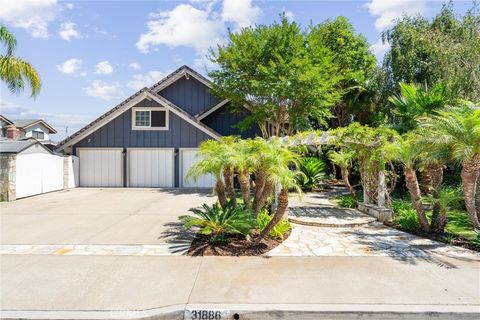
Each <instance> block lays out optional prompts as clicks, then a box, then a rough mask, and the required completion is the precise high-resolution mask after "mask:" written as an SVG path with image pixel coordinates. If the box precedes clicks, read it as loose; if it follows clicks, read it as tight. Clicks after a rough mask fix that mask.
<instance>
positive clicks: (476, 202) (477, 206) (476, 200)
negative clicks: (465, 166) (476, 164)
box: [475, 174, 480, 220]
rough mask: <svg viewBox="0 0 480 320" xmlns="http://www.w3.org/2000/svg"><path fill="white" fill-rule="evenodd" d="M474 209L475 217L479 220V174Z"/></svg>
mask: <svg viewBox="0 0 480 320" xmlns="http://www.w3.org/2000/svg"><path fill="white" fill-rule="evenodd" d="M475 209H476V210H477V217H478V219H479V220H480V174H479V175H478V178H477V186H476V189H475Z"/></svg>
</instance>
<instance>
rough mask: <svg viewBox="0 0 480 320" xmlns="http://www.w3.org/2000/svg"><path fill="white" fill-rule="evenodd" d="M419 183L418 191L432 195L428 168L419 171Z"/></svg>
mask: <svg viewBox="0 0 480 320" xmlns="http://www.w3.org/2000/svg"><path fill="white" fill-rule="evenodd" d="M420 176H421V182H422V184H421V185H420V189H421V191H422V192H423V193H425V194H428V195H429V196H431V195H432V176H431V171H430V168H429V167H426V168H424V169H423V170H422V171H420Z"/></svg>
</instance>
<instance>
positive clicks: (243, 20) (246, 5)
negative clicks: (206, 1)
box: [222, 0, 262, 28]
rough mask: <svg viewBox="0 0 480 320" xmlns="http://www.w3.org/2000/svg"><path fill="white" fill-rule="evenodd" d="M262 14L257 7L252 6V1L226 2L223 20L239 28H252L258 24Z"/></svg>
mask: <svg viewBox="0 0 480 320" xmlns="http://www.w3.org/2000/svg"><path fill="white" fill-rule="evenodd" d="M261 13H262V10H260V8H259V7H257V6H252V1H251V0H243V1H239V0H224V1H223V8H222V20H223V21H226V22H233V23H235V24H236V25H237V27H238V28H244V27H248V26H251V25H253V24H255V22H257V19H258V17H259V16H260V14H261Z"/></svg>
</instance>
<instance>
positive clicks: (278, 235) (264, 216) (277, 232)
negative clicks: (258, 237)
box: [256, 210, 292, 240]
mask: <svg viewBox="0 0 480 320" xmlns="http://www.w3.org/2000/svg"><path fill="white" fill-rule="evenodd" d="M270 220H272V216H270V215H269V214H268V212H267V211H266V210H262V211H260V212H259V213H258V215H257V220H256V226H257V229H258V231H259V232H262V231H263V229H265V227H266V226H267V224H268V223H269V222H270ZM290 229H292V226H291V225H290V222H288V220H285V219H283V220H281V221H280V222H279V223H278V224H277V225H276V226H275V227H273V229H272V230H271V231H270V233H269V234H268V236H269V237H270V238H272V239H281V240H283V236H284V235H285V234H286V233H287V232H288V231H290Z"/></svg>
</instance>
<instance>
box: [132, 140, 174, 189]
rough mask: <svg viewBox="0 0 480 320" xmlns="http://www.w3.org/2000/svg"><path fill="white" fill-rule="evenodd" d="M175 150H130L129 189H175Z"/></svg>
mask: <svg viewBox="0 0 480 320" xmlns="http://www.w3.org/2000/svg"><path fill="white" fill-rule="evenodd" d="M173 156H174V152H173V149H155V148H149V149H129V150H128V163H129V165H128V168H129V171H128V172H129V187H135V188H173V187H174V184H175V180H174V177H175V175H174V173H175V172H174V158H173Z"/></svg>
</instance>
